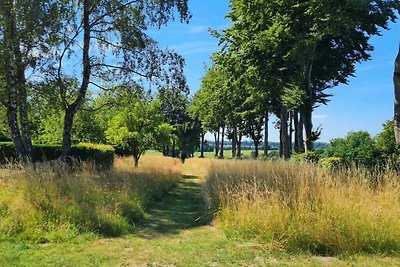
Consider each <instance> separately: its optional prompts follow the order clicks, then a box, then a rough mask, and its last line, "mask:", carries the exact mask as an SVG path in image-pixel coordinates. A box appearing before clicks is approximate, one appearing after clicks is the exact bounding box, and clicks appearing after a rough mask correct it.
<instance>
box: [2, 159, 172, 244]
mask: <svg viewBox="0 0 400 267" xmlns="http://www.w3.org/2000/svg"><path fill="white" fill-rule="evenodd" d="M130 161H131V159H128V158H127V159H122V158H119V159H117V160H116V161H115V167H114V169H112V170H109V171H103V172H98V171H96V170H95V168H92V167H90V166H84V167H82V168H81V170H79V171H76V172H74V173H72V172H68V171H65V170H62V169H54V168H51V167H50V166H41V167H40V170H39V169H38V166H37V167H36V170H35V171H33V170H29V168H26V169H18V168H16V166H14V167H13V168H14V169H13V168H10V166H8V167H7V168H3V169H2V170H1V173H2V174H5V175H2V176H1V178H0V238H1V239H8V238H18V239H22V240H29V241H33V242H49V241H52V242H61V241H65V240H70V239H72V238H74V237H76V236H78V235H81V234H89V235H99V236H120V235H123V234H127V233H131V232H134V231H135V229H136V227H135V224H136V223H137V222H138V221H140V220H141V219H142V218H143V216H144V210H145V207H146V206H147V205H149V203H151V202H152V201H153V200H154V199H156V198H159V197H160V196H162V194H164V193H165V192H166V191H168V190H169V189H170V188H171V187H172V186H173V185H174V184H176V182H177V181H178V180H179V178H180V173H179V165H180V164H179V163H177V164H175V160H172V161H169V160H167V159H165V162H164V161H162V162H161V161H160V162H158V163H155V162H151V161H146V159H144V160H143V166H142V168H141V169H140V171H133V163H131V162H130Z"/></svg>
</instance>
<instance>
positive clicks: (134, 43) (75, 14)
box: [53, 0, 190, 161]
mask: <svg viewBox="0 0 400 267" xmlns="http://www.w3.org/2000/svg"><path fill="white" fill-rule="evenodd" d="M74 3H75V5H74V8H72V9H71V10H70V13H69V14H70V17H68V18H67V19H66V21H67V22H68V26H67V27H66V28H65V31H64V32H63V36H64V42H63V45H62V46H61V49H62V51H61V52H60V53H59V55H60V56H59V58H58V66H57V68H56V69H55V70H54V72H53V76H54V77H55V79H56V80H57V81H58V85H59V93H60V96H61V99H62V106H63V108H64V111H65V115H64V127H63V156H62V158H63V159H64V160H66V161H68V158H69V154H70V148H71V142H72V129H73V122H74V117H75V114H76V113H77V112H78V110H79V109H80V108H81V107H82V105H83V104H84V103H85V100H86V97H87V92H88V89H89V85H91V86H94V87H97V88H99V89H104V85H103V84H102V83H116V82H121V81H127V80H135V79H134V78H138V79H139V81H138V83H140V82H144V81H146V82H149V83H152V84H156V85H157V86H160V85H161V84H167V85H168V86H171V87H176V88H180V89H181V90H187V88H186V81H185V77H184V76H183V71H182V68H183V65H184V60H183V59H182V58H181V57H180V56H178V55H177V54H176V53H174V52H171V51H168V50H162V49H160V48H159V47H158V45H157V43H156V42H155V41H154V40H153V39H152V38H151V37H150V36H148V35H147V34H146V31H147V30H148V28H149V27H152V26H157V27H161V26H162V25H165V24H166V23H167V22H168V21H170V20H171V19H173V18H174V15H175V10H177V11H178V13H179V15H180V17H181V21H188V19H189V17H190V14H189V12H188V5H187V1H186V0H166V1H131V0H111V1H110V0H108V1H93V0H83V1H74ZM110 55H112V56H110ZM74 60H75V61H77V62H78V63H80V64H77V66H79V68H80V70H79V72H81V73H82V77H80V78H79V86H77V87H75V88H70V87H69V86H68V85H66V84H65V81H66V80H67V79H66V77H68V76H70V75H71V71H70V67H66V65H67V64H68V63H70V62H71V61H74ZM66 63H67V64H66ZM71 89H73V90H71Z"/></svg>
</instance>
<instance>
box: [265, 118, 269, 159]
mask: <svg viewBox="0 0 400 267" xmlns="http://www.w3.org/2000/svg"><path fill="white" fill-rule="evenodd" d="M268 124H269V114H268V111H266V112H265V118H264V156H265V157H267V156H268V150H269V137H268V131H269V127H268Z"/></svg>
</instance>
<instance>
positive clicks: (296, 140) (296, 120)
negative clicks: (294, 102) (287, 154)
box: [293, 111, 300, 153]
mask: <svg viewBox="0 0 400 267" xmlns="http://www.w3.org/2000/svg"><path fill="white" fill-rule="evenodd" d="M293 124H294V151H295V152H296V153H299V152H300V148H299V138H298V136H299V112H298V111H295V112H294V113H293Z"/></svg>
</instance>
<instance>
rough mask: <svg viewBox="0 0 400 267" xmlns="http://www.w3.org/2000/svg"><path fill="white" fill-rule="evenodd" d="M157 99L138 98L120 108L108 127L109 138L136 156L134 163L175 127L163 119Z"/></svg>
mask: <svg viewBox="0 0 400 267" xmlns="http://www.w3.org/2000/svg"><path fill="white" fill-rule="evenodd" d="M163 120H164V117H163V115H162V114H161V113H160V103H159V102H158V101H151V102H148V101H147V100H144V99H143V100H140V99H136V100H133V103H131V105H129V106H127V107H124V108H123V109H122V110H121V111H119V112H118V113H117V114H116V115H115V116H114V118H113V119H112V120H111V121H110V123H109V128H108V129H107V131H106V135H107V139H108V141H109V142H110V143H111V144H113V145H116V146H118V147H121V148H123V149H125V150H127V151H129V153H130V154H131V155H133V156H134V159H135V166H137V164H138V161H139V159H140V157H141V155H142V154H144V153H145V152H146V150H148V149H150V148H152V147H155V146H157V145H159V144H160V143H162V142H163V141H165V140H166V139H168V138H167V137H168V136H170V135H171V134H172V130H173V128H172V127H169V126H168V125H166V124H165V123H164V122H163Z"/></svg>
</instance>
